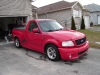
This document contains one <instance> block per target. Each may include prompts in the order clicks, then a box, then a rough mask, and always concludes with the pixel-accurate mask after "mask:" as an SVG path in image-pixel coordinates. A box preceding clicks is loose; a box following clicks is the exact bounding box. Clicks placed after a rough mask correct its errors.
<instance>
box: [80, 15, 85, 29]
mask: <svg viewBox="0 0 100 75" xmlns="http://www.w3.org/2000/svg"><path fill="white" fill-rule="evenodd" d="M81 29H85V23H84V19H83V16H82V21H81Z"/></svg>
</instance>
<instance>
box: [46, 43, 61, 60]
mask: <svg viewBox="0 0 100 75" xmlns="http://www.w3.org/2000/svg"><path fill="white" fill-rule="evenodd" d="M46 55H47V57H48V58H49V59H50V60H52V61H58V60H59V59H60V54H59V51H58V48H57V47H56V46H55V45H48V46H47V47H46Z"/></svg>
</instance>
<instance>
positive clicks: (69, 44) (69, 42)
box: [62, 41, 74, 47]
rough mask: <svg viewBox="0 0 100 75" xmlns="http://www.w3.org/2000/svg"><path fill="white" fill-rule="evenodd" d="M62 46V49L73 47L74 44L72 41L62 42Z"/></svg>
mask: <svg viewBox="0 0 100 75" xmlns="http://www.w3.org/2000/svg"><path fill="white" fill-rule="evenodd" d="M62 46H63V47H67V46H74V43H73V42H72V41H63V42H62Z"/></svg>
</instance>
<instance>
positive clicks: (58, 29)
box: [55, 28, 63, 31]
mask: <svg viewBox="0 0 100 75" xmlns="http://www.w3.org/2000/svg"><path fill="white" fill-rule="evenodd" d="M59 30H63V28H60V29H56V30H55V31H59Z"/></svg>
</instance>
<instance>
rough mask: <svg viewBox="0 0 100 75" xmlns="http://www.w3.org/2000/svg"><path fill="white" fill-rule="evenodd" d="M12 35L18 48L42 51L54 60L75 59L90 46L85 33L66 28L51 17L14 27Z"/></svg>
mask: <svg viewBox="0 0 100 75" xmlns="http://www.w3.org/2000/svg"><path fill="white" fill-rule="evenodd" d="M12 35H13V40H14V42H15V46H16V47H17V48H19V47H21V46H22V47H25V48H28V49H31V50H36V51H39V52H42V53H44V54H46V55H47V57H48V58H49V59H50V60H52V61H57V60H59V59H60V58H61V59H63V60H75V59H77V58H79V57H80V56H82V55H83V54H85V53H86V52H87V51H88V48H89V42H88V41H87V40H86V36H85V34H83V33H80V32H78V31H74V30H67V29H64V28H63V27H62V26H61V25H60V24H59V23H58V22H56V21H55V20H51V19H36V20H30V21H29V22H28V23H27V25H26V27H19V28H14V29H13V30H12Z"/></svg>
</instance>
